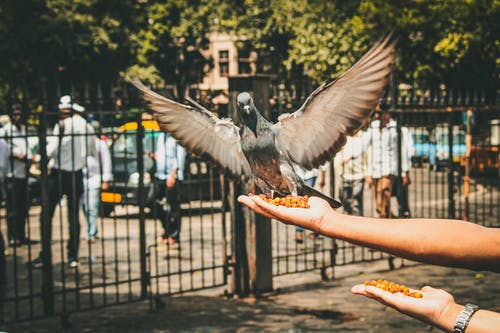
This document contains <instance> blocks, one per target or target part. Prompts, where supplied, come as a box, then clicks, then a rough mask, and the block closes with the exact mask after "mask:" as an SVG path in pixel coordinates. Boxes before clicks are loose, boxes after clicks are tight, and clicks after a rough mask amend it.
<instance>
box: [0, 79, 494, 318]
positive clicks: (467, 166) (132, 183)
mask: <svg viewBox="0 0 500 333" xmlns="http://www.w3.org/2000/svg"><path fill="white" fill-rule="evenodd" d="M82 87H83V88H82ZM82 87H80V88H78V87H75V88H74V92H75V96H79V98H80V100H79V101H80V102H81V103H82V104H83V103H86V102H88V105H91V107H88V108H87V112H86V113H85V114H84V115H85V116H86V117H87V116H90V117H89V119H88V120H90V121H94V122H95V120H98V121H100V125H101V126H100V127H98V128H97V129H94V130H88V131H84V132H82V133H72V134H71V132H69V134H68V135H66V136H63V137H60V136H59V135H58V134H57V133H55V132H54V131H53V129H54V127H55V126H56V125H58V126H59V128H61V125H60V124H59V113H58V112H49V111H47V110H51V109H53V107H54V105H55V104H54V103H55V102H54V101H53V100H52V101H51V102H49V100H50V97H49V96H51V95H54V94H53V93H52V94H47V95H46V96H45V97H44V96H42V98H41V99H40V101H41V102H40V103H41V105H43V108H42V109H43V110H44V111H43V112H31V113H30V114H29V121H28V124H27V128H26V132H25V133H24V134H22V133H21V134H15V135H9V134H7V135H5V133H4V134H3V135H0V137H2V138H3V139H4V140H5V143H6V146H5V147H6V149H5V153H6V154H7V157H6V158H5V159H3V160H7V161H9V164H8V165H6V170H7V171H6V173H4V174H3V177H2V179H3V180H4V184H3V185H4V186H3V189H4V192H3V199H4V200H2V207H1V208H0V233H1V234H2V235H0V236H2V237H1V238H2V240H1V241H0V288H1V290H0V293H1V294H3V298H2V301H0V325H1V324H3V323H8V322H13V321H21V320H29V319H33V318H40V317H45V316H51V315H61V316H62V318H67V316H68V315H69V314H70V313H72V312H75V311H82V310H86V309H94V308H99V307H105V306H109V305H112V304H120V303H125V302H133V301H138V300H144V299H147V298H149V299H150V300H151V305H152V306H153V305H154V304H155V303H154V302H153V301H156V302H159V301H160V300H159V296H161V295H169V294H174V293H182V292H187V291H194V290H200V289H204V288H212V287H215V286H227V288H228V289H229V290H230V291H229V293H240V292H241V293H242V294H244V293H245V292H248V291H249V290H250V291H256V290H251V288H250V286H249V283H250V282H249V277H250V274H260V273H258V272H257V273H256V272H255V268H256V267H251V265H252V264H254V266H255V262H249V260H250V261H252V260H253V259H254V258H255V257H251V256H256V255H262V254H264V255H266V253H267V255H268V256H270V258H271V260H272V264H271V269H270V271H271V273H270V274H271V276H278V275H285V274H292V273H297V272H303V271H309V270H320V271H321V273H322V276H323V277H327V276H326V273H325V271H326V269H328V268H332V267H333V268H334V267H335V266H336V265H350V264H356V263H360V262H371V261H375V260H382V259H388V258H389V257H388V255H387V254H385V253H382V252H380V251H372V250H369V249H365V248H361V247H359V246H355V245H352V244H349V243H346V242H343V241H338V240H336V241H334V240H331V239H328V238H325V237H321V236H318V235H314V234H310V233H309V232H307V231H306V232H304V234H302V237H301V240H300V241H299V239H298V238H297V230H296V229H295V228H294V227H290V226H285V225H283V224H280V223H278V222H272V224H271V228H270V229H269V230H267V229H266V230H258V231H257V232H258V233H261V234H259V235H260V236H262V234H264V235H266V237H269V239H265V240H264V243H263V244H268V243H269V244H270V246H271V248H270V249H269V251H268V249H267V248H263V249H259V248H258V247H257V248H255V243H254V244H253V246H254V248H249V247H248V246H247V243H246V242H247V241H248V240H249V239H252V236H253V235H255V234H251V232H256V230H255V228H254V227H255V224H251V223H249V222H248V220H249V218H248V214H247V213H244V212H243V211H242V210H241V205H239V204H238V203H236V201H235V199H236V194H237V193H239V192H238V188H240V184H235V183H232V182H229V180H228V179H227V178H225V177H224V175H221V174H220V173H219V171H218V170H217V169H216V168H214V167H213V166H212V165H210V164H209V163H207V162H205V161H202V160H200V159H198V158H196V157H194V156H189V155H188V158H187V159H186V162H185V164H184V167H185V171H184V173H185V174H184V175H185V177H184V180H183V182H182V184H180V183H179V185H180V186H181V187H180V188H179V197H178V199H179V202H180V212H181V225H182V228H181V233H180V242H179V243H176V242H175V241H170V240H169V239H168V237H164V236H165V235H164V233H165V230H164V227H163V224H162V221H161V220H162V216H165V213H167V214H166V215H169V214H168V213H170V212H172V209H173V207H172V206H171V203H170V202H169V200H166V199H165V195H163V196H162V195H160V194H158V189H159V186H160V185H161V184H159V183H158V181H155V169H154V167H155V165H156V164H155V160H154V156H155V155H154V153H155V152H156V151H157V145H158V140H159V136H160V131H159V130H158V128H157V127H154V125H153V123H154V122H151V121H150V120H149V119H143V118H142V117H141V113H140V112H141V111H143V109H142V108H140V104H139V101H138V98H137V97H136V96H131V95H133V94H131V93H130V92H129V91H128V90H127V88H125V87H123V88H122V89H121V90H117V89H115V90H113V89H112V88H110V89H108V90H106V91H108V93H109V92H111V91H113V93H112V94H111V95H106V94H105V93H103V91H104V89H101V92H100V93H99V91H100V90H99V89H98V88H96V89H90V88H88V87H87V88H85V86H82ZM78 89H80V93H77V90H78ZM81 89H83V90H81ZM82 91H83V92H82ZM99 94H100V95H99ZM450 95H453V97H451V96H450ZM96 96H97V97H96ZM103 96H106V97H103ZM407 96H410V97H407ZM415 96H421V97H418V99H417V97H415ZM443 96H445V97H443ZM459 96H462V97H459ZM481 96H484V98H483V97H481ZM282 97H283V96H282ZM272 98H276V97H272ZM280 98H281V97H280ZM283 98H284V97H283ZM467 101H469V102H467ZM471 101H472V102H471ZM490 101H491V97H488V96H486V94H479V93H478V94H469V97H468V98H467V94H455V93H453V94H452V93H451V92H450V93H447V94H446V95H445V94H441V95H439V94H432V93H428V94H426V93H424V94H423V95H417V94H410V95H405V96H403V95H401V96H400V97H398V100H397V103H395V104H394V105H393V111H395V114H396V117H397V119H395V120H397V121H396V128H395V131H393V133H396V135H397V136H396V141H395V142H396V146H395V148H394V149H393V150H392V153H391V154H394V156H396V160H397V163H399V164H401V162H402V160H401V159H402V158H403V157H402V156H401V154H402V148H401V147H402V134H401V133H403V132H404V133H407V134H406V135H409V137H411V138H412V141H413V144H412V146H411V147H409V148H407V150H409V151H410V152H411V155H412V156H411V162H410V164H411V168H410V169H409V170H408V171H409V177H410V179H411V184H410V185H409V186H408V187H407V188H406V190H405V191H399V192H398V191H396V190H395V191H394V196H391V199H390V201H391V203H392V211H391V212H392V214H393V215H395V216H398V215H401V213H403V214H404V210H403V211H402V212H400V211H399V206H400V203H398V200H397V199H398V198H399V197H400V196H401V195H403V196H405V197H406V198H407V203H408V206H409V211H410V214H411V216H412V217H438V218H449V217H451V218H459V219H467V220H470V221H473V222H476V223H480V224H484V225H487V226H492V227H498V226H500V194H499V186H500V184H499V182H498V142H497V143H496V144H495V141H494V140H495V138H496V137H495V133H498V129H496V127H495V126H498V125H495V124H497V122H495V121H496V119H498V114H499V113H498V111H499V109H498V103H496V104H495V103H490ZM390 102H391V101H390V100H387V101H386V102H385V103H386V104H389V105H391V103H390ZM488 103H489V104H488ZM296 104H300V101H297V103H296ZM51 105H52V107H51ZM275 105H276V104H275ZM474 105H476V106H474ZM435 106H436V107H435ZM437 106H439V107H437ZM110 110H112V111H110ZM130 110H132V111H133V112H129V111H130ZM273 110H274V109H273V108H272V107H271V109H270V110H269V114H270V115H271V116H272V114H273ZM467 110H471V111H472V112H470V113H469V114H467V112H466V111H467ZM281 111H287V110H285V108H283V109H282V110H281ZM288 111H289V110H288ZM76 117H79V116H76ZM82 119H83V118H82ZM128 120H131V121H132V122H135V124H136V126H135V127H134V126H129V127H127V126H126V123H127V121H128ZM4 128H5V127H4ZM403 128H406V129H403ZM66 129H67V127H66ZM376 130H378V131H379V129H376ZM79 137H80V138H83V141H82V142H87V140H88V139H89V138H93V139H95V140H98V142H101V141H102V142H103V143H105V145H106V146H107V147H108V148H109V150H110V159H111V166H112V169H111V174H112V175H113V177H112V178H111V179H109V180H108V181H107V182H108V184H107V187H106V188H105V189H104V188H101V191H100V195H99V197H98V198H99V199H100V201H101V202H100V203H99V204H98V211H99V216H98V218H97V227H98V228H97V229H98V238H97V239H92V236H91V235H89V234H87V228H86V225H87V220H88V219H89V218H90V217H91V216H90V215H91V213H89V212H88V211H86V213H84V210H81V208H80V206H79V205H80V203H81V202H80V199H83V198H86V199H87V201H88V199H90V195H89V194H88V193H86V194H84V195H83V196H81V197H79V199H78V200H76V199H75V198H76V196H75V195H73V194H76V193H77V192H78V191H79V189H77V188H75V184H76V181H77V180H79V178H77V177H80V176H78V175H77V174H73V173H74V172H73V170H72V169H71V172H70V173H57V174H55V173H54V170H55V169H57V168H54V163H55V162H56V161H55V160H54V158H55V157H54V156H56V157H57V158H59V159H61V158H62V159H64V158H68V156H72V157H71V158H69V159H68V161H69V162H68V163H69V165H70V166H71V165H74V164H75V156H74V155H75V154H80V153H81V152H82V151H86V150H87V149H88V148H89V147H87V146H86V145H87V144H88V143H84V144H80V145H77V144H76V140H77V139H78V138H79ZM2 138H0V141H1V140H2ZM467 138H470V139H471V140H470V141H468V139H467ZM9 140H10V141H9ZM14 140H15V141H16V142H17V143H16V144H14V142H13V141H14ZM63 140H69V142H73V148H72V149H70V150H68V154H69V155H66V156H65V155H64V154H63V155H62V156H61V154H59V155H57V154H55V155H54V153H53V154H52V155H50V151H47V149H49V150H50V148H49V147H50V142H52V145H55V146H56V147H58V146H60V145H62V144H63ZM47 143H49V145H47ZM48 146H49V147H48ZM15 147H18V148H19V147H21V148H22V147H24V148H25V150H26V151H28V150H29V151H30V153H29V154H28V153H26V155H27V156H26V157H28V155H29V158H21V159H17V160H16V159H15V158H14V159H13V158H12V155H13V153H14V152H15V149H17V148H15ZM370 149H372V150H373V142H372V146H371V148H366V149H364V150H363V151H365V152H367V151H369V150H370ZM53 151H54V152H57V151H58V149H55V150H53ZM16 154H17V152H16ZM372 154H373V152H372ZM398 154H399V157H398ZM21 155H22V154H21ZM339 156H340V154H339ZM33 157H34V158H33ZM372 157H373V156H372ZM407 157H408V156H407ZM50 160H52V161H51V162H50ZM14 161H16V166H18V167H19V170H24V171H25V173H26V177H25V178H26V179H25V180H24V181H23V180H22V178H23V177H22V176H19V177H17V178H20V179H21V180H18V181H16V180H15V178H16V177H13V175H12V174H11V175H9V174H8V170H9V167H10V170H11V172H12V171H13V167H14V164H13V162H14ZM101 162H102V161H101ZM372 162H373V159H372ZM56 165H57V164H56ZM365 167H366V165H365ZM398 168H399V167H398ZM74 171H77V170H74ZM402 172H403V170H399V169H398V172H397V173H396V174H395V175H394V176H395V179H394V184H399V183H396V180H398V179H399V176H401V175H402ZM97 174H98V177H97V179H98V181H97V182H98V183H99V185H100V183H102V181H103V180H104V170H103V169H102V166H101V167H99V168H98V172H97ZM366 175H368V174H366ZM343 176H345V175H343V174H342V169H341V168H339V167H338V165H336V164H335V162H334V161H332V167H331V170H330V171H329V172H327V186H326V187H324V188H323V190H324V191H325V192H327V193H331V194H332V195H333V196H335V197H336V198H343V199H344V200H345V199H346V198H347V197H348V196H347V195H346V193H345V191H346V188H348V187H349V186H347V185H350V186H351V190H352V184H347V183H346V182H345V180H346V178H345V177H343ZM364 176H365V174H363V179H364ZM64 177H66V178H65V179H66V180H64V181H63V178H64ZM67 177H69V178H67ZM81 180H82V181H83V180H85V177H84V176H83V179H81ZM351 180H352V179H351ZM86 181H87V182H88V181H89V179H88V177H87V179H86ZM51 191H52V192H51ZM54 193H55V195H56V196H58V197H57V198H56V199H58V200H57V201H55V199H54V198H53V195H54ZM341 193H342V195H341ZM360 193H361V198H362V200H363V208H362V209H361V215H365V216H377V209H376V208H377V207H376V204H375V195H376V193H375V190H374V189H373V188H368V186H367V184H366V183H365V184H364V187H363V188H362V190H361V192H360ZM401 193H403V194H401ZM405 193H406V194H405ZM61 198H62V200H59V199H61ZM400 199H401V198H400ZM82 201H83V200H82ZM24 202H25V203H24ZM51 204H52V205H54V207H55V210H54V215H53V216H51V210H50V207H51ZM87 204H88V202H87ZM18 206H20V207H27V209H26V211H27V212H29V214H28V216H27V217H26V219H25V222H23V223H25V224H24V225H23V224H22V222H19V221H17V220H16V219H17V218H18V217H19V215H16V214H15V209H14V208H15V207H18ZM344 206H345V207H348V205H346V204H345V205H344ZM68 212H69V213H68ZM75 212H77V213H75ZM162 214H163V215H162ZM77 217H78V220H79V222H78V223H76V222H75V221H76V220H77ZM250 220H251V219H250ZM16 221H17V222H16ZM16 223H18V225H19V226H20V227H19V226H16V225H17V224H16ZM77 224H79V227H78V225H77ZM257 225H265V223H264V224H262V223H261V224H259V223H257ZM70 226H72V227H71V228H70ZM252 228H254V229H252ZM21 229H22V230H24V231H25V233H24V236H25V238H28V239H30V240H31V242H27V240H26V239H22V238H23V237H22V236H23V235H22V233H19V230H21ZM77 229H78V230H81V234H80V235H78V234H77V232H76V230H77ZM86 236H87V237H86ZM167 236H168V235H167ZM260 236H259V237H260ZM17 238H19V239H17ZM86 238H88V239H86ZM4 240H7V242H6V243H5V242H3V241H4ZM70 240H73V243H74V242H75V241H76V240H79V241H80V244H79V246H78V247H77V248H78V249H79V252H78V256H77V258H71V259H76V261H77V262H78V265H71V262H69V259H70V258H69V254H70V253H68V243H70ZM73 246H74V244H73ZM250 250H251V251H250ZM249 252H251V253H249ZM40 254H41V256H40ZM38 257H40V258H41V259H42V260H41V261H36V259H37V258H38ZM266 265H267V262H265V263H263V264H262V266H265V267H267V266H266ZM249 270H250V271H251V272H250V273H249ZM259 283H261V284H260V285H264V286H269V284H268V281H261V282H259ZM257 286H259V284H257ZM254 287H255V286H254Z"/></svg>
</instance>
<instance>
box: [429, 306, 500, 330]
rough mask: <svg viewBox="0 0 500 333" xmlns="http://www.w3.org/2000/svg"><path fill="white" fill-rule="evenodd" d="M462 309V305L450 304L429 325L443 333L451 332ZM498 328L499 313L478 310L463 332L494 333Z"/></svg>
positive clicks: (499, 322)
mask: <svg viewBox="0 0 500 333" xmlns="http://www.w3.org/2000/svg"><path fill="white" fill-rule="evenodd" d="M463 309H464V306H463V305H460V304H456V303H453V304H450V305H449V306H448V307H447V308H446V309H445V310H444V311H443V313H442V314H441V316H439V318H437V319H436V320H435V322H432V321H431V322H430V323H431V324H433V325H434V326H437V327H439V328H440V329H442V330H444V331H445V332H453V327H454V326H455V323H456V322H457V318H458V316H459V314H460V312H461V311H462V310H463ZM498 327H500V313H497V312H493V311H488V310H481V309H480V310H478V311H477V312H475V313H474V314H473V315H472V317H471V319H470V321H469V324H468V325H467V328H466V329H465V332H466V333H489V332H494V331H495V329H496V328H498Z"/></svg>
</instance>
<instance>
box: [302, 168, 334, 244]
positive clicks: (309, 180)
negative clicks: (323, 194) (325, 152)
mask: <svg viewBox="0 0 500 333" xmlns="http://www.w3.org/2000/svg"><path fill="white" fill-rule="evenodd" d="M326 168H327V165H323V166H321V167H320V168H319V169H316V168H315V169H312V170H305V169H304V168H302V167H301V166H299V165H295V170H296V172H297V175H298V176H299V177H300V178H301V179H302V180H303V181H304V183H306V184H307V185H309V186H311V187H314V185H316V180H317V179H318V176H319V182H318V186H319V187H320V189H323V187H324V186H325V175H326ZM316 236H317V235H316V234H314V233H313V234H311V235H310V237H311V238H315V237H316ZM303 241H304V229H302V228H301V227H297V228H296V229H295V242H297V243H299V244H301V243H302V242H303Z"/></svg>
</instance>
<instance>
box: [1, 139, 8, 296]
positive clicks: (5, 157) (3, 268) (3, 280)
mask: <svg viewBox="0 0 500 333" xmlns="http://www.w3.org/2000/svg"><path fill="white" fill-rule="evenodd" d="M9 153H10V152H9V147H8V146H7V142H6V141H5V139H3V138H2V137H0V189H1V188H2V187H3V186H2V185H3V184H2V183H3V178H4V175H5V173H6V168H7V165H6V164H7V161H8V155H9ZM0 200H3V193H2V191H0ZM5 250H6V249H5V240H4V238H3V234H2V228H0V300H1V299H2V297H3V295H4V293H5V286H6V284H7V265H6V261H5Z"/></svg>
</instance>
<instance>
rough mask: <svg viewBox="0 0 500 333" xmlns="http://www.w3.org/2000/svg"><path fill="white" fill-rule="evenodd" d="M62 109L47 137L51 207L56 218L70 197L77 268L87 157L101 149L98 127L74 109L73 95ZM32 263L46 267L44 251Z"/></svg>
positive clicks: (71, 259) (71, 249)
mask: <svg viewBox="0 0 500 333" xmlns="http://www.w3.org/2000/svg"><path fill="white" fill-rule="evenodd" d="M58 108H59V122H58V123H57V124H56V125H55V126H54V129H53V135H52V136H50V137H48V138H47V157H48V158H49V159H50V160H49V166H50V167H51V170H50V173H49V177H48V195H49V206H48V207H47V209H48V210H49V212H48V215H49V216H50V219H51V220H52V219H53V216H54V211H55V209H56V206H57V204H58V202H59V201H60V199H61V198H62V196H63V195H65V196H66V199H67V203H68V204H67V209H68V223H69V241H68V257H67V262H68V264H69V266H70V267H72V268H76V267H78V247H79V241H80V218H79V215H80V214H79V199H80V197H81V195H82V194H83V168H84V167H85V166H86V161H87V156H89V155H90V156H94V157H97V150H96V145H95V133H94V129H93V127H92V126H91V125H90V124H88V123H87V121H86V120H85V119H84V118H83V117H81V116H80V115H78V114H77V113H75V112H74V110H73V102H72V99H71V96H69V95H65V96H62V97H61V98H60V100H59V106H58ZM42 218H43V214H42ZM40 225H43V220H40ZM49 226H50V228H49V230H47V232H48V236H49V237H50V238H52V223H50V224H49ZM42 229H43V228H42ZM42 232H43V230H42ZM32 264H33V266H34V267H35V268H41V267H42V266H43V258H42V253H40V255H39V257H38V258H36V259H35V260H34V261H33V262H32Z"/></svg>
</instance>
